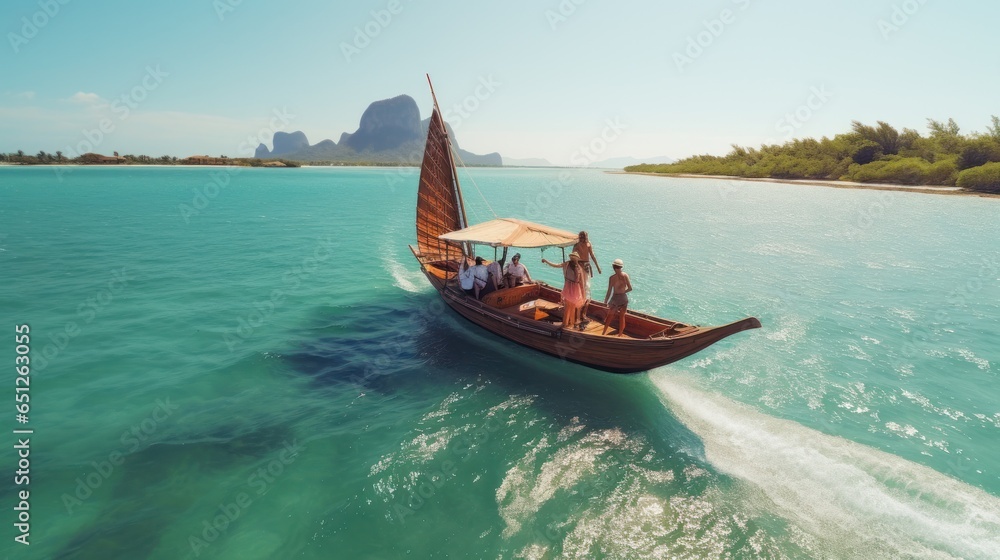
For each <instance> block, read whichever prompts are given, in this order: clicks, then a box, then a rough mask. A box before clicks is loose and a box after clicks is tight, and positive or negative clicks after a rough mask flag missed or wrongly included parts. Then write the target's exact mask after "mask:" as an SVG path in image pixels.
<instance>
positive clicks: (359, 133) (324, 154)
mask: <svg viewBox="0 0 1000 560" xmlns="http://www.w3.org/2000/svg"><path fill="white" fill-rule="evenodd" d="M429 122H430V119H429V118H428V119H424V120H421V119H420V109H419V107H417V102H416V101H414V100H413V98H412V97H410V96H409V95H398V96H396V97H393V98H390V99H382V100H379V101H375V102H374V103H372V104H370V105H369V106H368V108H367V109H365V112H364V113H362V115H361V120H360V122H359V124H358V129H357V130H356V131H354V132H353V133H348V132H344V133H343V134H341V135H340V141H339V142H334V141H333V140H323V141H322V142H320V143H318V144H315V145H312V146H310V145H309V141H308V140H307V139H306V135H305V134H304V133H302V132H301V131H295V132H291V133H285V132H275V133H274V140H273V146H274V148H273V149H272V150H268V149H267V146H265V145H264V144H261V145H260V146H258V147H257V151H256V153H255V157H258V158H268V157H278V156H280V157H282V158H286V159H291V160H296V161H306V162H309V161H332V162H359V161H360V162H372V163H410V164H413V163H419V156H420V155H421V154H423V145H424V140H425V139H426V137H427V127H428V124H429ZM445 126H447V128H448V134H449V136H450V137H451V141H452V146H453V147H454V148H455V150H456V151H457V152H458V154H459V157H460V158H461V159H462V161H464V162H465V163H467V164H469V165H496V166H499V165H502V163H503V160H502V158H501V157H500V154H498V153H496V152H493V153H490V154H486V155H478V154H473V153H471V152H466V151H465V150H462V149H460V148H459V146H458V140H457V139H456V138H455V133H454V131H453V130H452V129H451V126H450V125H448V123H445Z"/></svg>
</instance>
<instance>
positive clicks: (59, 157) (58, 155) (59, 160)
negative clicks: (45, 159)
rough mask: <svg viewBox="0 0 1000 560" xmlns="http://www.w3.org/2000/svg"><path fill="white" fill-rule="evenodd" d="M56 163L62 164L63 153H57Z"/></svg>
mask: <svg viewBox="0 0 1000 560" xmlns="http://www.w3.org/2000/svg"><path fill="white" fill-rule="evenodd" d="M56 161H58V162H60V163H62V152H60V151H56Z"/></svg>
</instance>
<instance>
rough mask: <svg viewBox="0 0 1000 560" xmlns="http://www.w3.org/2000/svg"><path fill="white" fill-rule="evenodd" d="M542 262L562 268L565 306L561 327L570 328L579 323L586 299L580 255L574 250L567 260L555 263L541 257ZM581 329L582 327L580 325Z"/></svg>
mask: <svg viewBox="0 0 1000 560" xmlns="http://www.w3.org/2000/svg"><path fill="white" fill-rule="evenodd" d="M542 262H543V263H545V264H547V265H549V266H551V267H553V268H561V269H563V279H564V280H565V282H564V284H563V290H562V299H563V303H564V304H565V306H566V309H565V311H564V312H563V328H564V329H572V328H573V327H576V326H577V325H578V324H579V323H580V319H581V318H582V317H581V313H580V311H581V307H582V306H583V303H584V302H585V301H586V296H585V293H584V289H585V282H586V280H585V278H586V274H587V272H586V271H585V270H584V269H583V266H582V265H581V264H580V255H579V253H577V252H576V251H573V252H572V253H570V254H569V261H565V262H561V263H559V264H556V263H554V262H551V261H548V260H545V259H544V258H543V259H542ZM580 328H581V329H582V328H583V327H580Z"/></svg>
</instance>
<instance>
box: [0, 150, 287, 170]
mask: <svg viewBox="0 0 1000 560" xmlns="http://www.w3.org/2000/svg"><path fill="white" fill-rule="evenodd" d="M113 157H116V158H118V163H119V164H120V165H186V164H188V163H190V160H188V159H186V158H180V159H178V158H177V157H176V156H166V155H165V156H160V157H151V156H147V155H142V154H139V155H136V154H125V155H123V156H118V153H117V152H115V155H114V156H113ZM218 159H219V160H225V162H226V165H237V166H244V167H246V166H249V167H261V166H263V165H264V164H265V163H268V162H271V161H279V162H281V163H283V164H285V166H286V167H301V165H302V164H301V163H299V162H296V161H290V160H286V159H280V158H277V159H274V158H272V159H266V160H263V159H258V158H230V157H228V156H219V157H218ZM0 162H2V163H15V164H20V165H60V164H79V165H87V164H93V163H101V162H100V161H98V160H96V159H95V154H83V155H79V156H76V157H72V158H68V157H66V156H64V155H63V153H62V152H61V151H57V152H54V153H48V152H45V151H39V152H38V153H37V154H35V155H29V154H25V153H24V150H18V151H16V152H11V153H0Z"/></svg>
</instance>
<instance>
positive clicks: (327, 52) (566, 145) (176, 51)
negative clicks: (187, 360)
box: [0, 0, 1000, 164]
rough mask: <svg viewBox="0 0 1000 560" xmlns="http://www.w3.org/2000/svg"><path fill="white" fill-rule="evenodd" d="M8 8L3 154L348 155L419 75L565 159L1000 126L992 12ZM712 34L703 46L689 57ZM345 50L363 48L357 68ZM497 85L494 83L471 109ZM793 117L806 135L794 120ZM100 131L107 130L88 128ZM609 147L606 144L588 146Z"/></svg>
mask: <svg viewBox="0 0 1000 560" xmlns="http://www.w3.org/2000/svg"><path fill="white" fill-rule="evenodd" d="M61 2H65V3H64V4H63V3H61ZM233 4H235V6H233ZM56 6H58V11H56V9H55V7H56ZM46 7H47V8H48V10H49V12H52V13H54V15H49V14H47V13H45V8H46ZM390 7H392V8H394V9H395V11H396V12H397V13H395V14H389V15H391V20H388V22H387V23H379V22H378V21H377V18H376V16H374V15H373V14H372V12H375V13H376V14H378V13H379V12H380V11H385V12H384V13H383V15H382V17H381V19H382V20H383V22H385V21H386V19H387V18H386V17H385V14H387V13H388V11H387V10H388V9H389V8H390ZM2 10H3V18H2V22H3V24H2V30H3V32H4V35H5V41H4V44H3V45H2V46H0V68H2V69H3V73H2V75H3V85H2V86H0V151H5V152H9V151H15V150H17V149H23V150H25V151H26V152H29V153H35V152H37V151H38V150H45V151H50V152H54V151H55V150H63V151H66V149H67V147H70V148H71V151H75V147H76V146H78V145H79V144H80V143H81V142H83V141H87V139H88V137H89V138H90V139H91V140H93V141H94V143H95V144H96V147H95V150H94V151H97V152H102V153H111V152H112V151H115V150H117V151H120V152H122V153H126V152H128V153H146V154H150V155H163V154H169V155H176V156H187V155H192V154H196V153H207V154H213V155H217V154H228V155H234V156H235V155H244V154H241V151H242V150H245V149H246V145H247V143H248V137H256V136H258V133H259V132H261V131H262V129H263V131H264V132H265V139H266V140H267V143H268V144H269V143H270V134H269V133H267V131H268V128H269V127H270V125H271V122H272V117H273V116H274V113H275V111H277V112H279V113H284V114H286V120H287V121H288V122H287V123H284V122H280V121H275V122H273V124H275V125H276V128H277V129H280V130H285V131H292V130H302V131H304V132H305V133H306V135H307V136H308V137H309V140H310V142H311V143H316V142H319V141H320V140H323V139H326V138H330V139H333V140H334V141H337V140H339V137H340V134H341V133H342V132H344V131H348V132H353V131H354V130H355V129H356V128H357V125H358V119H359V118H360V116H361V113H362V112H363V111H364V109H365V108H366V107H367V106H368V104H369V103H371V102H372V101H375V100H377V99H385V98H388V97H393V96H396V95H399V94H404V93H405V94H408V95H411V96H412V97H414V98H415V99H416V101H417V103H418V105H419V106H420V109H421V113H422V116H424V117H426V116H427V115H429V113H430V108H431V101H430V94H429V93H428V90H427V87H426V82H425V79H424V73H425V72H428V73H430V74H431V77H432V78H433V79H434V83H435V88H436V90H437V94H438V99H439V101H440V102H441V104H442V106H443V107H445V108H447V107H451V106H453V105H455V104H460V103H463V102H464V103H467V105H468V106H469V107H476V108H475V110H474V111H471V112H470V113H469V114H468V115H467V116H466V117H462V119H461V120H462V122H461V123H460V124H459V126H458V127H457V128H458V130H457V131H456V135H457V137H458V141H459V143H460V144H461V145H462V147H463V148H467V149H469V150H472V151H474V152H479V153H484V152H492V151H498V152H500V153H501V154H502V155H504V156H508V157H516V158H525V157H543V158H547V159H549V160H550V161H552V162H553V163H557V164H568V163H570V161H571V160H572V159H573V158H574V154H576V155H577V158H579V154H580V151H579V149H580V147H581V146H587V145H591V144H593V145H594V146H596V147H598V148H601V149H602V150H601V151H600V153H595V154H592V157H593V158H595V159H604V158H608V157H618V156H629V155H631V156H636V157H652V156H660V155H669V156H672V157H677V158H679V157H684V156H687V155H691V154H695V153H714V154H722V153H725V152H726V151H728V148H729V145H730V144H731V143H740V144H745V145H747V144H748V145H757V144H759V143H761V142H764V141H766V140H772V141H781V140H785V139H787V138H791V137H800V136H817V137H818V136H822V135H832V134H836V133H838V132H843V131H846V130H847V129H848V128H849V126H850V122H851V120H854V119H858V120H861V121H864V122H869V123H871V122H874V121H875V120H886V121H888V122H889V123H891V124H893V125H895V126H897V127H910V128H916V129H918V130H920V131H921V132H924V131H925V130H926V128H925V126H926V119H927V118H934V119H938V120H944V119H948V118H950V117H952V118H954V119H955V120H956V121H957V122H958V123H959V125H961V127H962V129H963V131H964V132H969V131H973V130H978V131H982V130H984V128H985V126H986V124H987V123H988V122H989V117H990V115H991V114H1000V102H998V100H1000V97H998V94H997V92H998V91H1000V72H998V70H1000V56H998V55H1000V52H998V51H1000V48H998V47H1000V35H998V34H997V32H996V22H997V21H1000V3H996V2H985V1H976V2H972V1H967V2H943V1H940V0H923V2H921V1H920V0H907V1H901V0H842V1H838V2H803V1H801V0H798V1H794V0H766V1H765V0H715V1H712V2H679V1H663V0H661V1H654V0H648V1H634V2H608V1H607V0H507V1H505V2H454V1H447V2H445V1H439V2H430V1H427V0H424V1H421V0H396V1H390V0H363V1H353V2H346V1H339V0H338V1H332V2H331V1H329V0H325V1H320V0H315V1H314V0H303V1H297V2H283V3H279V2H275V1H272V0H242V1H240V0H217V1H214V2H213V0H176V1H173V2H142V3H139V2H125V1H124V0H106V1H102V2H100V3H94V2H84V1H83V0H41V1H39V0H7V1H5V2H4V5H3V8H2ZM725 10H728V12H725ZM907 12H910V13H907ZM894 14H895V19H893V18H894ZM723 16H725V17H723ZM22 18H27V20H28V21H29V22H32V20H34V23H32V24H31V25H30V26H25V22H24V20H23V19H22ZM723 19H724V20H725V21H723ZM713 20H718V21H717V22H715V23H713ZM880 22H882V23H880ZM37 23H43V25H36V24H37ZM366 27H367V29H368V30H369V33H367V34H366V36H364V37H362V38H357V35H358V32H357V31H356V29H359V28H360V29H361V30H362V33H364V30H365V29H366ZM32 31H34V33H32ZM713 32H714V33H713ZM699 34H700V37H699ZM29 35H30V37H29ZM699 38H700V40H701V43H702V45H704V46H699V47H700V49H701V51H700V52H698V50H697V49H694V48H692V49H690V50H688V47H689V39H690V40H692V41H695V42H697V41H698V40H699ZM366 39H367V40H368V41H369V42H368V43H367V44H365V40H366ZM345 44H346V45H351V46H352V47H353V48H354V49H356V51H353V52H351V53H349V56H345V52H344V45H345ZM15 51H16V52H15ZM686 51H688V52H686ZM680 57H686V58H680ZM147 69H152V70H153V72H152V73H150V72H149V70H147ZM157 69H158V71H157ZM164 74H165V75H164ZM483 81H492V82H493V85H492V86H491V88H490V89H487V88H485V87H480V88H479V89H478V93H479V97H478V98H477V97H476V94H477V86H478V85H479V84H481V83H482V82H483ZM144 82H145V85H144ZM817 92H819V93H817ZM123 95H125V96H126V99H125V100H122V96H123ZM129 96H131V98H129ZM139 98H141V99H139ZM116 100H117V103H115V101H116ZM810 103H811V105H812V107H809V105H810ZM129 104H131V106H129ZM126 109H127V112H126ZM796 110H798V111H799V116H800V117H803V116H804V117H805V118H804V119H802V122H800V121H799V118H798V117H796V118H794V121H789V120H787V117H786V115H788V114H794V113H795V112H796ZM287 115H293V116H292V117H288V116H287ZM103 119H106V121H105V122H104V124H105V129H106V130H107V132H100V133H98V132H95V131H96V130H98V129H99V128H100V125H101V123H102V120H103ZM609 120H610V121H611V122H618V123H620V125H621V127H622V129H621V130H620V131H617V132H616V131H614V130H612V129H610V128H608V124H607V123H608V121H609ZM84 131H88V133H85V132H84ZM602 133H603V134H604V136H605V140H610V141H609V142H602V141H597V142H595V138H598V137H600V136H601V135H602ZM586 157H591V156H589V155H588V156H586Z"/></svg>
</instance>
